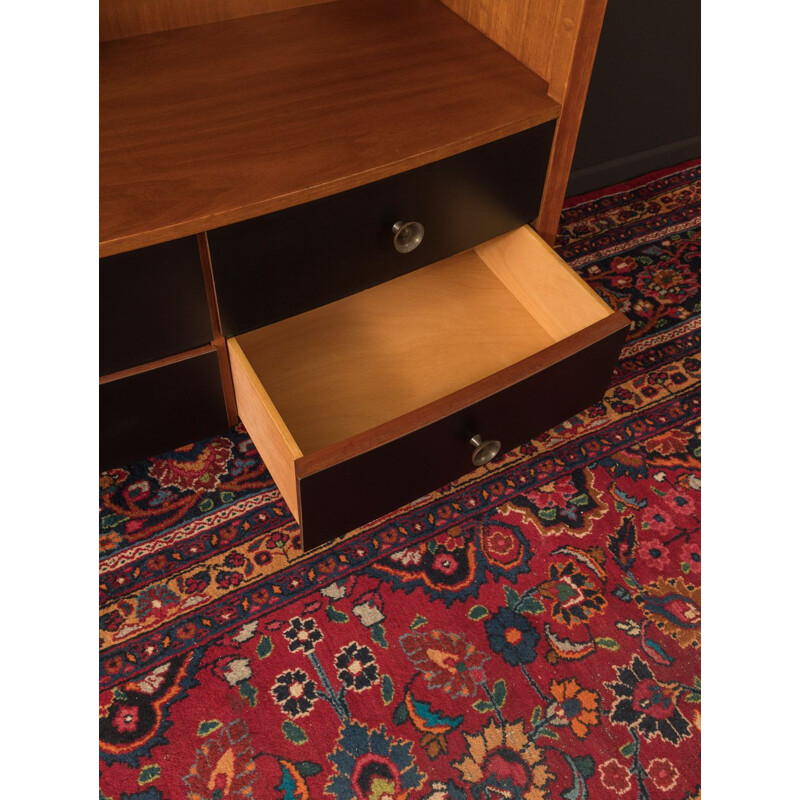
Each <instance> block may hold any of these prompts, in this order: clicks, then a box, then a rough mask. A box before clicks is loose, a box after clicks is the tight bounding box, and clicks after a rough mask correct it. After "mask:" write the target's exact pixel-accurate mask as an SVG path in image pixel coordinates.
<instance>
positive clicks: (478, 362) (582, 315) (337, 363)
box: [237, 229, 612, 454]
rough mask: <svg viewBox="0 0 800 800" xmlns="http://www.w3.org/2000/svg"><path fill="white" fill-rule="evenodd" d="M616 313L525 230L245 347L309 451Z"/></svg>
mask: <svg viewBox="0 0 800 800" xmlns="http://www.w3.org/2000/svg"><path fill="white" fill-rule="evenodd" d="M512 261H516V262H517V264H518V265H519V268H518V269H516V270H513V269H512V268H511V267H509V263H510V262H512ZM489 263H494V264H495V267H494V268H495V269H496V270H497V272H498V274H500V275H501V276H502V277H503V280H505V283H504V282H503V280H501V279H500V278H499V277H498V276H497V275H496V274H494V272H493V269H491V268H490V267H489V266H487V264H489ZM506 284H507V285H506ZM517 295H519V296H522V297H525V298H526V299H525V301H524V302H525V305H523V303H522V302H520V299H518V296H517ZM536 295H538V297H536V299H535V300H533V299H532V298H533V297H534V296H536ZM526 305H527V308H526ZM611 313H612V312H611V309H610V308H609V307H608V306H606V305H605V303H603V302H602V300H600V299H599V298H598V297H597V296H596V295H594V293H593V292H591V290H590V289H589V288H588V287H587V286H586V285H585V284H584V283H583V282H582V281H581V280H580V278H578V277H577V276H576V275H575V274H574V273H573V272H572V271H571V270H570V269H569V268H568V267H567V266H566V265H565V264H564V263H563V262H562V261H561V260H560V259H559V258H558V257H557V256H555V255H554V254H553V253H552V251H550V250H549V248H547V247H546V246H545V245H544V244H543V243H542V242H541V240H540V239H539V238H538V237H537V236H536V235H535V234H534V233H533V232H532V231H531V232H528V231H526V230H525V229H522V230H519V231H514V232H512V233H511V234H507V235H505V236H501V237H498V239H495V240H493V242H490V243H488V244H486V245H482V246H481V248H479V249H477V250H476V251H473V250H469V251H467V252H465V253H460V254H459V255H456V256H453V257H451V258H448V259H446V260H444V261H439V262H436V263H435V264H431V265H430V266H428V267H425V268H423V269H420V270H417V271H415V272H412V273H410V274H408V275H404V276H402V277H400V278H396V279H394V280H392V281H388V282H386V283H383V284H381V285H379V286H375V287H373V288H371V289H367V290H365V291H363V292H359V293H358V294H355V295H351V296H350V297H347V298H344V299H342V300H339V301H337V302H335V303H330V304H328V305H326V306H321V307H320V308H316V309H313V310H312V311H308V312H306V313H304V314H299V315H297V316H295V317H291V318H289V319H286V320H282V321H281V322H277V323H275V324H273V325H268V326H266V327H264V328H259V329H257V330H255V331H251V332H250V333H246V334H243V335H241V336H239V337H237V343H238V345H237V346H239V347H240V348H241V350H242V352H243V353H244V355H245V356H246V358H247V360H248V362H249V364H250V366H251V368H252V370H253V373H254V375H255V376H257V377H258V379H259V381H260V382H261V384H262V385H263V387H264V389H265V391H266V393H267V394H268V395H269V397H270V399H271V401H272V402H273V403H274V404H275V407H276V409H277V411H278V413H279V414H280V415H281V417H282V419H283V420H284V422H285V423H286V426H287V428H288V429H289V430H290V431H291V432H292V435H293V437H294V440H295V441H296V442H297V445H298V447H299V448H300V450H301V451H302V452H303V453H305V454H309V453H313V452H315V451H317V450H320V449H323V448H325V447H327V446H329V445H332V444H334V443H336V442H340V441H343V440H345V439H348V438H351V437H353V436H355V435H356V434H359V433H362V432H363V431H365V430H368V429H370V428H374V427H376V426H378V425H381V424H383V423H385V422H388V421H390V420H392V419H395V418H397V417H401V416H403V415H404V414H408V413H410V412H412V411H414V410H415V409H417V408H420V407H421V406H424V405H427V404H429V403H431V402H434V401H435V400H438V399H439V398H441V397H444V396H446V395H449V394H452V393H453V392H457V391H459V390H460V389H463V388H464V387H466V386H468V385H470V384H472V383H475V382H477V381H480V380H482V379H483V378H485V377H486V376H487V375H491V374H493V373H496V372H499V371H501V370H503V369H504V368H506V367H509V366H511V365H513V364H515V363H518V362H520V361H523V360H524V359H526V358H527V357H529V356H530V355H532V354H534V353H537V352H539V351H541V350H544V349H546V348H548V347H549V346H550V345H552V344H553V343H554V342H555V341H557V340H558V339H563V338H566V337H568V336H569V335H571V334H573V333H575V332H577V331H579V330H581V329H583V328H586V327H589V326H590V325H591V324H592V323H594V322H596V321H598V320H599V319H602V318H604V317H607V316H610V315H611ZM539 316H541V317H542V319H538V317H539ZM561 319H563V320H564V322H560V320H561ZM547 328H550V329H551V330H550V331H548V330H547Z"/></svg>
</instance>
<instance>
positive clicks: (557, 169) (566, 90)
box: [536, 0, 606, 245]
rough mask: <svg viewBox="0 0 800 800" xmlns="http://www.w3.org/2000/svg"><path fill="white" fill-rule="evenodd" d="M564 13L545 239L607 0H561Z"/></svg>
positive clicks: (563, 183)
mask: <svg viewBox="0 0 800 800" xmlns="http://www.w3.org/2000/svg"><path fill="white" fill-rule="evenodd" d="M563 8H564V11H563V14H562V16H561V18H560V20H559V26H560V27H559V28H558V31H557V35H556V38H555V40H554V64H553V69H552V73H553V74H552V76H551V77H552V79H553V83H552V84H551V93H553V92H554V90H555V94H556V95H557V96H558V97H559V99H560V100H562V101H563V105H564V110H563V112H562V114H561V117H560V118H559V120H558V123H557V125H556V135H555V139H554V141H553V149H552V151H551V154H550V164H549V166H548V169H547V178H546V180H545V186H544V195H543V197H542V208H541V211H540V213H539V218H538V220H537V223H536V228H537V230H538V231H539V233H540V234H541V236H542V238H543V239H544V241H545V242H547V243H548V244H551V245H552V244H553V243H554V242H555V240H556V232H557V230H558V223H559V220H560V219H561V209H562V207H563V205H564V197H565V195H566V193H567V181H568V180H569V173H570V170H571V169H572V157H573V155H574V154H575V144H576V142H577V141H578V131H579V129H580V125H581V117H582V116H583V106H584V104H585V102H586V92H587V91H588V89H589V79H590V78H591V75H592V67H593V66H594V57H595V54H596V53H597V43H598V41H599V40H600V30H601V28H602V26H603V17H604V15H605V11H606V0H563Z"/></svg>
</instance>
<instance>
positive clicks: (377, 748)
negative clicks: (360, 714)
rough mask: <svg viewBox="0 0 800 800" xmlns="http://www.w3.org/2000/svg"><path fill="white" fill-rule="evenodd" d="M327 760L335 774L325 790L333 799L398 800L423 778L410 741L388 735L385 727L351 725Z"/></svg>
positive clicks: (417, 786)
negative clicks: (394, 799) (374, 799)
mask: <svg viewBox="0 0 800 800" xmlns="http://www.w3.org/2000/svg"><path fill="white" fill-rule="evenodd" d="M328 758H329V759H330V760H331V762H332V763H333V764H334V766H335V767H336V772H335V774H334V775H333V777H332V778H331V779H330V781H329V782H328V785H327V786H326V787H325V791H326V793H328V794H331V795H333V796H334V797H335V798H336V800H352V798H353V797H372V796H374V795H377V796H378V797H382V796H386V797H399V796H400V795H401V793H402V794H405V793H406V792H408V791H409V790H410V789H418V788H420V787H421V786H422V784H423V782H424V781H425V779H426V776H425V775H424V774H423V773H421V772H420V771H419V770H418V769H417V767H416V764H415V762H414V756H413V755H412V754H411V742H408V741H405V740H404V739H395V738H393V737H391V736H389V735H388V733H387V731H386V726H385V725H381V727H380V728H379V729H374V728H373V729H369V728H367V726H366V725H362V724H360V723H358V722H353V723H350V724H349V725H347V726H346V727H345V728H344V731H343V732H342V736H341V738H340V739H339V743H338V745H337V747H336V749H335V750H334V751H333V753H331V755H329V756H328Z"/></svg>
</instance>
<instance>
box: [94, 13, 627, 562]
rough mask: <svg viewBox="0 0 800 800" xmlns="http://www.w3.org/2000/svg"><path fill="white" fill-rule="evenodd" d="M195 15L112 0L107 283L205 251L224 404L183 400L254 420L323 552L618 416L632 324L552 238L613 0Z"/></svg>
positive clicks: (253, 430)
mask: <svg viewBox="0 0 800 800" xmlns="http://www.w3.org/2000/svg"><path fill="white" fill-rule="evenodd" d="M195 5H196V4H191V3H189V2H188V0H187V2H178V0H172V2H170V3H165V4H164V5H161V6H158V7H157V9H156V7H155V6H153V4H150V3H145V2H139V0H114V2H108V0H106V2H105V3H104V4H103V7H102V13H101V33H102V32H105V37H106V38H107V39H108V41H106V42H104V43H103V45H102V46H101V224H100V227H101V245H100V251H101V256H102V257H103V259H104V260H101V270H103V269H104V265H110V264H113V265H116V264H118V263H121V262H120V261H119V260H120V259H123V260H124V259H131V263H135V262H137V260H141V259H142V258H144V256H142V254H149V253H156V252H157V251H158V248H164V247H175V246H177V243H178V242H186V241H192V237H196V239H195V240H196V243H197V246H198V254H199V262H200V271H201V273H202V279H203V287H204V291H205V301H206V309H207V312H208V320H209V328H207V329H205V331H206V332H205V334H204V335H205V336H206V338H207V344H206V345H204V347H205V348H206V351H205V352H199V350H202V349H203V348H202V347H200V348H199V350H198V349H197V348H196V349H195V351H192V354H193V355H194V357H195V358H198V357H200V356H207V355H208V354H210V353H213V354H214V355H215V356H216V358H217V363H218V367H219V374H218V384H217V385H216V387H215V390H214V391H215V392H216V394H215V399H213V400H212V398H211V397H210V396H209V397H203V396H198V397H197V398H196V399H195V400H191V401H184V400H182V399H181V400H177V401H176V402H177V403H178V404H180V403H182V402H192V403H195V404H199V405H203V406H206V407H208V408H210V407H211V406H214V407H215V408H216V412H215V413H216V415H217V418H218V420H219V422H220V423H223V422H224V418H225V417H227V420H228V421H231V420H234V419H235V418H236V416H237V415H238V416H240V417H241V419H242V421H243V422H244V424H245V425H246V427H247V429H248V431H249V432H250V434H251V436H252V438H253V440H254V442H255V444H256V446H257V448H258V449H259V452H260V453H261V455H262V457H263V458H264V461H265V463H266V464H267V466H268V468H269V470H270V472H271V474H272V475H273V477H274V479H275V481H276V483H277V484H278V487H279V488H280V489H281V492H282V493H283V496H284V498H285V500H286V502H287V504H288V505H289V507H290V509H291V510H292V513H293V514H294V515H295V516H296V518H297V519H298V521H299V522H300V524H301V527H302V529H303V537H304V546H305V547H306V548H308V547H313V546H316V545H318V544H321V543H323V542H325V541H327V540H329V539H330V538H332V537H334V536H337V535H340V534H343V533H345V532H347V531H348V530H350V529H352V528H353V527H356V526H358V525H360V524H362V523H365V522H367V521H369V520H370V519H373V518H375V517H377V516H380V515H382V514H384V513H387V512H389V511H391V510H392V509H393V508H395V507H397V506H398V505H400V504H402V503H405V502H408V501H410V500H413V499H414V498H415V497H418V496H420V495H421V494H424V493H425V492H427V491H430V490H432V489H434V488H436V487H437V486H439V485H441V484H442V483H445V482H447V481H449V480H453V479H455V478H457V477H459V476H460V475H462V474H464V473H465V472H468V471H469V470H470V469H472V468H473V464H480V463H483V462H484V461H485V460H486V459H487V458H490V457H492V456H493V455H494V454H496V452H498V451H499V452H502V451H503V450H506V449H508V448H511V447H514V446H517V445H518V444H520V443H521V442H523V441H525V440H527V439H529V438H531V437H532V436H534V435H537V434H538V433H540V432H542V431H543V430H546V429H547V428H548V427H551V426H552V425H554V424H556V423H557V422H559V421H561V420H562V419H564V418H566V417H568V416H570V415H571V414H573V413H575V412H577V411H579V410H580V409H581V408H584V407H585V406H586V405H588V404H590V403H592V402H594V401H596V400H597V399H599V397H601V396H602V394H603V391H604V390H605V387H606V386H607V384H608V381H609V379H610V376H611V371H612V369H613V366H614V363H615V361H616V359H617V357H618V355H619V351H620V348H621V347H622V341H623V339H624V334H625V329H626V326H627V320H625V318H624V316H622V315H621V314H618V313H613V312H612V311H611V309H609V308H608V307H607V306H606V305H605V304H604V303H603V302H602V301H601V300H600V299H599V298H598V297H597V296H596V295H594V294H593V293H592V292H591V290H590V289H589V288H588V287H587V286H586V285H585V284H583V283H582V281H580V279H579V278H577V276H575V275H574V273H572V271H571V270H570V269H569V268H568V267H567V266H566V265H565V264H564V263H563V262H561V260H560V259H559V258H558V257H557V256H556V255H555V254H554V253H553V252H552V251H551V250H550V249H549V246H548V244H552V241H553V238H554V236H555V230H556V226H557V221H558V215H559V212H560V207H561V203H562V202H563V196H564V189H565V186H566V179H567V173H568V170H569V163H570V159H571V156H572V149H573V148H574V142H575V136H576V133H577V124H578V121H579V119H580V113H581V108H582V103H583V98H584V96H585V91H586V86H587V84H588V77H589V71H590V67H591V62H592V58H593V54H594V48H595V47H596V41H597V35H598V33H599V26H600V22H601V19H602V13H603V8H604V3H603V2H595V1H593V0H583V2H575V1H573V0H546V1H545V0H542V1H541V2H535V1H534V0H530V2H522V0H507V1H506V2H493V3H484V2H472V1H471V0H469V1H468V0H464V2H460V0H447V2H437V1H436V0H383V1H381V0H335V2H327V3H302V2H280V1H278V0H232V2H227V3H225V4H219V5H218V6H217V5H214V4H204V5H203V8H202V9H198V8H196V7H195ZM288 6H291V8H287V7H288ZM156 10H157V12H158V13H156ZM209 15H211V16H210V17H209ZM498 45H499V46H498ZM532 220H535V224H536V227H537V229H538V231H539V234H538V235H537V234H536V233H534V232H533V230H532V229H531V228H530V227H529V226H528V225H527V224H526V223H528V222H530V221H532ZM137 253H138V255H137ZM109 272H110V270H109ZM168 272H169V276H170V277H169V279H167V277H166V276H167V273H165V276H164V277H165V280H164V284H163V286H164V291H165V292H166V291H170V290H168V289H167V287H168V286H170V285H171V284H170V281H177V282H179V283H183V284H184V285H185V296H184V299H185V303H186V309H183V308H182V309H181V314H183V315H184V316H185V317H186V318H190V317H191V318H193V312H191V311H190V310H189V306H192V305H193V304H195V305H196V302H197V297H198V286H199V284H198V282H197V271H196V269H195V270H189V271H188V272H187V273H186V274H185V275H184V274H182V273H181V274H179V270H177V269H172V268H170V269H169V270H168ZM123 273H124V270H123ZM189 273H191V274H189ZM101 275H102V272H101ZM151 280H152V279H151ZM153 282H154V284H155V285H154V290H155V291H158V281H153ZM190 284H191V285H190ZM162 305H163V304H162ZM184 311H185V314H184ZM176 313H177V309H176ZM192 335H193V336H195V337H196V336H197V335H199V334H198V332H197V331H195V330H194V329H193V334H192ZM153 336H154V338H156V339H162V338H163V339H164V347H166V346H167V345H166V339H167V338H169V337H168V336H167V334H162V333H155V332H154V334H153ZM209 336H210V338H209ZM185 341H186V345H185V346H186V347H189V346H190V345H191V344H192V343H193V342H195V340H194V339H191V337H189V338H187V339H186V340H185ZM171 346H173V345H171ZM138 347H139V345H138V344H136V345H135V346H134V345H131V348H132V350H135V351H136V355H135V356H131V355H130V354H129V355H128V361H129V360H130V358H131V357H143V356H140V355H139V353H140V352H141V353H144V352H145V348H144V345H143V344H142V346H141V347H142V349H141V351H139V350H136V348H138ZM147 352H150V351H147ZM152 352H155V353H161V354H162V355H161V356H160V357H161V362H160V363H159V365H158V366H159V368H160V369H164V368H166V367H167V366H169V365H170V364H171V363H172V362H173V361H175V362H177V361H181V360H184V361H185V360H186V353H183V354H180V353H179V354H173V355H165V354H164V353H163V350H159V349H158V348H156V350H154V351H152ZM187 352H188V351H187ZM125 363H127V362H125ZM229 364H230V366H229ZM137 369H138V371H139V372H148V373H154V370H153V369H150V368H149V367H148V364H140V365H139V367H138V368H134V372H136V370H137ZM128 373H130V368H129V370H128ZM137 374H138V373H137ZM155 374H157V373H155ZM111 378H112V379H113V378H118V379H119V380H123V379H126V378H127V379H129V380H130V378H131V375H130V374H119V373H117V374H116V375H114V376H111ZM151 379H154V375H151ZM110 383H115V381H114V380H111V379H109V378H108V377H107V378H106V380H105V384H110ZM120 385H121V384H120ZM211 394H214V392H212V393H211ZM162 427H163V426H162ZM168 427H169V426H168ZM185 435H187V434H186V431H185V428H181V427H178V426H176V427H175V436H176V441H174V442H172V443H171V444H170V445H165V446H174V445H178V444H182V443H183V442H182V441H177V438H180V437H181V436H185ZM159 441H161V440H160V439H159Z"/></svg>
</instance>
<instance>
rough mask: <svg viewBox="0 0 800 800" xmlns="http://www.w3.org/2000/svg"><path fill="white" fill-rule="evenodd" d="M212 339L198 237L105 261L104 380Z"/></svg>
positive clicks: (102, 279)
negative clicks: (107, 376) (108, 376)
mask: <svg viewBox="0 0 800 800" xmlns="http://www.w3.org/2000/svg"><path fill="white" fill-rule="evenodd" d="M211 339H212V333H211V318H210V316H209V311H208V302H207V299H206V291H205V284H204V282H203V271H202V266H201V263H200V252H199V250H198V247H197V240H196V239H195V237H193V236H190V237H186V238H184V239H176V240H174V241H171V242H166V243H164V244H158V245H154V246H152V247H145V248H142V249H141V250H133V251H131V252H129V253H120V254H119V255H115V256H108V257H106V258H101V259H100V374H101V375H108V374H110V373H112V372H117V371H118V370H123V369H128V368H129V367H134V366H138V365H139V364H145V363H147V362H149V361H156V360H158V359H160V358H164V357H166V356H170V355H174V354H175V353H180V352H183V351H184V350H191V349H192V348H195V347H199V346H201V345H203V344H208V343H209V342H210V341H211Z"/></svg>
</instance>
